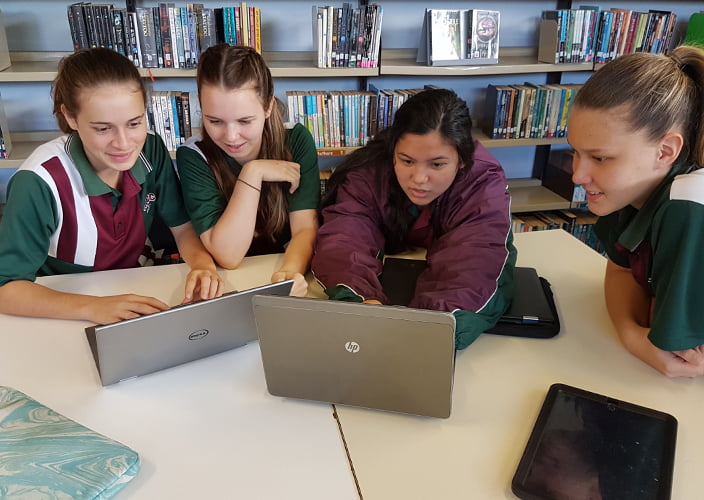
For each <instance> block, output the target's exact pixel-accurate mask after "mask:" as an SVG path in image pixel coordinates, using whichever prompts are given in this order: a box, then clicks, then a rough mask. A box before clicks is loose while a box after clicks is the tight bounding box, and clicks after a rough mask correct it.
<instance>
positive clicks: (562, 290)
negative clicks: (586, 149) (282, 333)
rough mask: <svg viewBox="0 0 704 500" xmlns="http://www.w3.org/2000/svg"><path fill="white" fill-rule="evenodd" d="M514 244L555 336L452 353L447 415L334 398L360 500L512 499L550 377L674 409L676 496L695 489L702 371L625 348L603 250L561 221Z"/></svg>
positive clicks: (484, 343)
mask: <svg viewBox="0 0 704 500" xmlns="http://www.w3.org/2000/svg"><path fill="white" fill-rule="evenodd" d="M516 245H517V247H518V265H521V266H531V267H535V268H537V269H538V271H539V273H540V274H541V275H542V276H544V277H546V278H547V279H548V280H549V281H550V282H551V284H552V287H553V291H554V293H555V296H556V301H557V305H558V308H559V311H560V316H561V321H562V330H561V332H560V334H559V336H557V337H556V338H554V339H549V340H545V339H519V338H513V337H501V336H492V335H483V336H481V337H480V338H479V339H478V340H477V341H476V342H475V343H474V344H473V345H471V346H470V347H469V348H467V349H466V350H464V351H462V352H460V353H458V355H457V362H456V372H455V385H454V400H453V410H452V415H451V417H450V418H449V419H447V420H442V419H432V418H422V417H414V416H407V415H399V414H393V413H388V412H381V411H371V410H364V409H358V408H350V407H342V406H337V412H338V414H339V418H340V422H341V426H342V432H343V433H344V438H345V441H346V443H347V446H348V448H349V453H350V457H351V460H352V464H353V466H354V469H355V471H356V476H357V480H358V482H359V486H360V489H361V493H362V495H363V497H364V499H365V500H380V499H390V498H394V499H395V498H402V499H404V500H411V499H443V500H449V499H453V498H458V499H459V498H462V499H467V498H472V499H482V500H484V499H487V500H489V499H490V500H495V499H499V498H515V497H514V495H513V494H512V493H511V490H510V484H511V479H512V477H513V474H514V472H515V470H516V466H517V465H518V461H519V460H520V457H521V454H522V452H523V448H524V446H525V444H526V441H527V440H528V436H529V434H530V431H531V429H532V427H533V423H534V421H535V418H536V417H537V414H538V410H539V409H540V406H541V404H542V402H543V399H544V397H545V394H546V392H547V389H548V387H549V386H550V385H551V384H552V383H555V382H562V383H566V384H570V385H574V386H577V387H581V388H584V389H587V390H590V391H593V392H598V393H603V394H606V395H609V396H613V397H616V398H618V399H622V400H625V401H630V402H633V403H637V404H641V405H644V406H650V407H653V408H656V409H659V410H662V411H666V412H668V413H672V414H673V415H674V416H675V417H677V419H678V420H679V429H678V439H677V455H676V461H675V471H674V485H673V491H672V494H673V495H672V498H673V499H690V498H702V496H703V495H704V493H702V486H701V473H702V470H704V451H702V450H703V446H704V434H703V433H702V421H703V420H702V418H703V416H704V397H703V395H704V378H698V379H675V380H672V379H668V378H666V377H665V376H663V375H661V374H659V373H658V372H656V371H655V370H654V369H652V368H650V367H649V366H648V365H646V364H645V363H643V362H642V361H640V360H638V359H636V358H635V357H633V356H631V355H630V354H629V353H628V352H627V351H626V350H625V349H624V348H623V347H622V346H621V344H620V343H619V341H618V338H617V336H616V333H615V331H614V329H613V327H612V326H611V323H610V321H609V318H608V316H607V313H606V308H605V305H604V300H603V275H604V269H605V265H606V260H605V259H604V257H602V256H600V255H599V254H597V253H596V252H594V251H592V250H591V249H589V248H588V247H587V246H585V245H584V244H582V243H581V242H579V241H578V240H576V239H575V238H573V237H572V236H570V235H568V234H567V233H566V232H564V231H561V230H557V231H538V232H532V233H522V234H517V235H516Z"/></svg>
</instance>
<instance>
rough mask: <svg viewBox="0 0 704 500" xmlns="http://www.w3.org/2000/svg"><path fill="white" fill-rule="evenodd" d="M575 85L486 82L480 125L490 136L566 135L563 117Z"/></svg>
mask: <svg viewBox="0 0 704 500" xmlns="http://www.w3.org/2000/svg"><path fill="white" fill-rule="evenodd" d="M580 87H581V85H578V84H533V83H528V82H526V83H525V84H523V85H494V84H489V85H488V86H487V90H486V96H485V99H484V102H485V108H484V117H483V119H482V120H481V128H482V130H483V131H484V133H485V134H486V135H487V136H489V137H490V138H491V139H522V138H531V139H541V138H559V137H566V136H567V117H568V116H569V113H570V110H571V109H572V101H573V100H574V96H575V95H576V93H577V92H578V91H579V88H580Z"/></svg>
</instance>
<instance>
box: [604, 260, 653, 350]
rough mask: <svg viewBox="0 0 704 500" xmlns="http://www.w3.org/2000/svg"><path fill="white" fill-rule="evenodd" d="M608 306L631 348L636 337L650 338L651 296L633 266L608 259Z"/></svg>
mask: <svg viewBox="0 0 704 500" xmlns="http://www.w3.org/2000/svg"><path fill="white" fill-rule="evenodd" d="M604 296H605V300H606V309H607V311H608V313H609V316H610V318H611V321H612V323H613V324H614V327H615V328H616V331H617V333H618V335H619V337H620V339H621V341H622V342H623V344H624V345H625V346H626V348H627V349H629V350H631V351H633V349H634V345H633V341H634V339H635V340H643V338H645V340H647V334H648V329H649V324H650V321H649V318H650V307H651V298H650V296H649V295H648V294H647V292H646V291H645V290H643V288H642V287H641V286H640V285H639V284H638V283H637V282H636V281H635V279H634V278H633V275H632V274H631V271H630V269H628V268H624V267H620V266H618V265H616V264H614V263H613V262H612V261H608V263H607V267H606V275H605V279H604Z"/></svg>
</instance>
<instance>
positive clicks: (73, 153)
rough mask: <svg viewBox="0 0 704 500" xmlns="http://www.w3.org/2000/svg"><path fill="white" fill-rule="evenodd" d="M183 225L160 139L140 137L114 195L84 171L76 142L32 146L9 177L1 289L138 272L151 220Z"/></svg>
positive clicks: (0, 235)
mask: <svg viewBox="0 0 704 500" xmlns="http://www.w3.org/2000/svg"><path fill="white" fill-rule="evenodd" d="M157 214H158V215H159V217H161V218H162V220H163V221H164V222H165V223H166V224H167V225H168V226H170V227H174V226H179V225H181V224H184V223H185V222H187V221H188V215H187V213H186V211H185V207H184V205H183V198H182V195H181V189H180V186H179V182H178V177H177V175H176V172H175V170H174V168H173V164H172V161H171V158H170V156H169V152H168V150H167V149H166V147H165V146H164V143H163V141H162V140H161V138H160V137H159V136H157V135H155V134H153V133H149V134H147V139H146V142H145V144H144V147H143V148H142V152H141V154H140V156H139V158H138V160H137V162H136V163H135V164H134V166H133V167H132V168H131V169H130V170H129V171H127V172H125V173H124V175H123V179H122V186H121V191H118V190H116V189H113V188H111V187H110V186H108V185H107V184H105V183H104V182H103V181H102V180H101V179H100V178H99V177H98V175H97V174H96V173H95V171H94V170H93V168H92V167H91V165H90V163H89V162H88V159H87V158H86V155H85V153H84V151H83V145H82V144H81V140H80V138H79V136H78V134H76V133H74V134H71V135H67V136H62V137H59V138H57V139H55V140H53V141H50V142H47V143H45V144H43V145H41V146H39V147H38V148H37V149H36V150H35V151H34V152H33V153H32V154H31V155H30V156H29V158H27V160H25V162H24V163H23V164H22V165H21V166H20V168H19V169H18V171H17V172H16V173H15V174H14V175H13V176H12V177H11V179H10V182H9V184H8V189H7V205H6V207H5V213H4V214H3V217H2V221H0V286H1V285H4V284H5V283H7V282H8V281H13V280H30V281H34V279H35V278H36V276H45V275H52V274H66V273H76V272H87V271H100V270H104V269H119V268H127V267H137V266H139V258H140V256H141V255H142V252H143V251H144V249H145V243H146V239H147V237H146V235H147V234H148V233H149V229H150V227H151V224H152V221H153V220H154V217H155V216H156V215H157Z"/></svg>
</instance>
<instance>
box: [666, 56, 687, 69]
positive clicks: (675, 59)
mask: <svg viewBox="0 0 704 500" xmlns="http://www.w3.org/2000/svg"><path fill="white" fill-rule="evenodd" d="M668 56H669V57H670V59H672V61H673V62H674V63H675V64H676V65H677V67H678V68H679V69H680V70H682V71H684V67H685V66H686V65H687V63H686V62H684V61H683V60H682V59H681V58H680V56H678V55H677V54H675V53H674V52H670V53H669V54H668Z"/></svg>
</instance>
